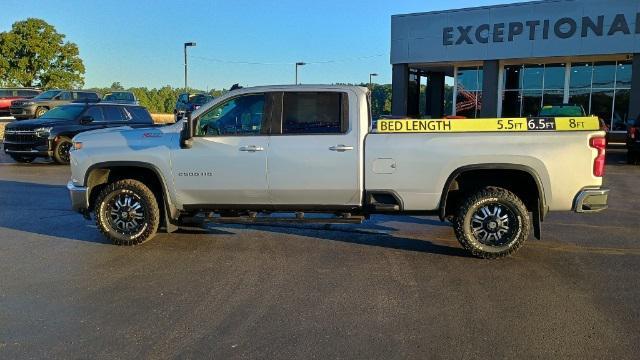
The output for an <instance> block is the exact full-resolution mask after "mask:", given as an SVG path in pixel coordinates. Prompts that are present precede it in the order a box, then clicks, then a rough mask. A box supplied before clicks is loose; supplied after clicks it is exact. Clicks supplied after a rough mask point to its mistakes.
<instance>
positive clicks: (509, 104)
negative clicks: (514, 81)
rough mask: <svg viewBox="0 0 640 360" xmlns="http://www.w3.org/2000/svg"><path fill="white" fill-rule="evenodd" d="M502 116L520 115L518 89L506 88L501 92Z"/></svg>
mask: <svg viewBox="0 0 640 360" xmlns="http://www.w3.org/2000/svg"><path fill="white" fill-rule="evenodd" d="M502 116H503V117H519V116H520V90H515V91H514V90H508V91H505V92H503V94H502Z"/></svg>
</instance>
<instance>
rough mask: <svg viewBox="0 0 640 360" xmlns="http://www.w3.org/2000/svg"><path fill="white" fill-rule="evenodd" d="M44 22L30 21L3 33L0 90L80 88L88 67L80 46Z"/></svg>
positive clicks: (31, 19) (1, 36) (0, 47)
mask: <svg viewBox="0 0 640 360" xmlns="http://www.w3.org/2000/svg"><path fill="white" fill-rule="evenodd" d="M64 38H65V35H63V34H60V33H58V32H57V31H56V29H55V28H54V27H53V26H52V25H49V24H48V23H47V22H45V21H44V20H40V19H35V18H29V19H27V20H24V21H18V22H16V23H14V24H13V26H12V27H11V30H10V31H8V32H2V33H0V86H38V87H41V88H44V89H50V88H66V89H69V88H79V87H82V85H83V84H84V72H85V68H84V64H83V63H82V60H81V59H80V56H79V50H78V46H77V45H76V44H74V43H71V42H65V41H64Z"/></svg>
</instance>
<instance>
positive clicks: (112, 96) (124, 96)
mask: <svg viewBox="0 0 640 360" xmlns="http://www.w3.org/2000/svg"><path fill="white" fill-rule="evenodd" d="M102 101H107V102H116V103H120V104H132V105H138V104H139V102H138V99H137V98H136V95H135V94H134V93H132V92H131V91H113V92H110V93H106V94H105V95H104V97H103V98H102Z"/></svg>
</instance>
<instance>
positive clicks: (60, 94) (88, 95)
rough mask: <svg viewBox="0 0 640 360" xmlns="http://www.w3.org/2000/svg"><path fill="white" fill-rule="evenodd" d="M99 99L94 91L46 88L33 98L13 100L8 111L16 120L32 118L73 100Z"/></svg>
mask: <svg viewBox="0 0 640 360" xmlns="http://www.w3.org/2000/svg"><path fill="white" fill-rule="evenodd" d="M99 99H100V95H99V94H98V93H97V92H94V91H84V90H47V91H45V92H43V93H41V94H39V95H38V96H36V97H34V98H33V99H27V100H16V101H13V102H12V103H11V108H10V112H11V116H13V117H14V118H16V120H24V119H34V118H39V117H41V116H42V115H44V114H45V113H46V112H47V111H49V110H51V109H53V108H55V107H56V106H60V105H64V104H68V103H70V102H73V101H74V100H87V101H97V100H99Z"/></svg>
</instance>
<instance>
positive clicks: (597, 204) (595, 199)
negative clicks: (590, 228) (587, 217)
mask: <svg viewBox="0 0 640 360" xmlns="http://www.w3.org/2000/svg"><path fill="white" fill-rule="evenodd" d="M608 197H609V189H605V188H588V189H582V190H581V191H580V192H579V193H578V195H576V200H575V202H574V205H573V210H574V211H575V212H577V213H594V212H599V211H602V210H606V209H607V208H608V207H609V205H608V204H607V201H608Z"/></svg>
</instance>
